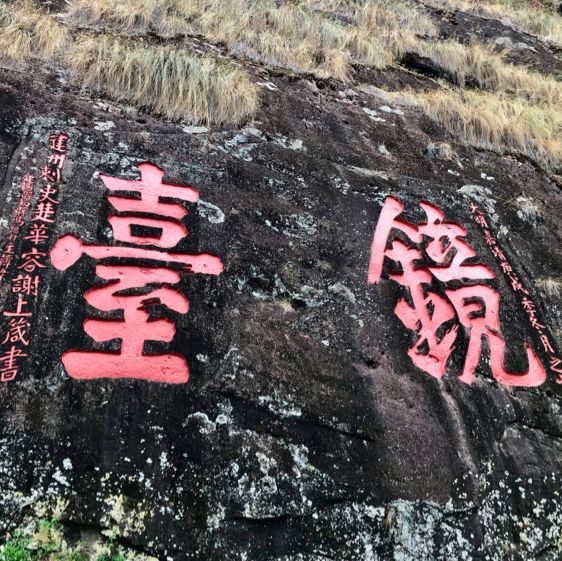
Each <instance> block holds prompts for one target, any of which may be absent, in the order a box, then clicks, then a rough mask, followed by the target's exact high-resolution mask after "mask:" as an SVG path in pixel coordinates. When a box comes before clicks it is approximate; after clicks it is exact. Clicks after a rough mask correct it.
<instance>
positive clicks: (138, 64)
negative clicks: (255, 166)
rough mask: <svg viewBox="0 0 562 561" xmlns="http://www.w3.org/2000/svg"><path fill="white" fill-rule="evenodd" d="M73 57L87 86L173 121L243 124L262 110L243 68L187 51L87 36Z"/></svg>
mask: <svg viewBox="0 0 562 561" xmlns="http://www.w3.org/2000/svg"><path fill="white" fill-rule="evenodd" d="M67 61H68V64H69V65H70V67H71V69H72V70H73V72H74V75H75V76H76V78H77V79H78V80H79V81H80V82H81V83H82V84H83V85H84V86H85V87H87V88H90V89H93V90H94V91H97V92H101V93H103V94H106V95H108V96H110V97H113V98H114V99H117V100H124V101H127V102H131V103H136V104H137V105H140V106H144V107H146V108H148V109H149V110H152V111H154V112H156V113H158V114H161V115H165V116H166V117H169V118H171V119H181V118H189V119H191V120H196V121H203V122H213V123H222V122H231V123H237V122H240V121H241V120H243V119H245V118H247V117H249V116H251V115H252V114H253V113H254V111H255V110H256V108H257V103H258V97H257V86H255V85H254V84H253V83H252V82H251V81H250V80H249V78H248V76H247V75H246V74H245V73H244V72H243V71H241V70H239V69H237V68H235V67H233V66H231V65H228V64H226V63H221V62H219V61H217V60H216V59H214V58H212V57H208V56H201V55H194V54H191V53H189V52H187V51H186V50H184V49H176V48H174V47H160V46H156V47H152V46H148V47H143V46H139V45H136V44H134V43H131V42H128V41H126V40H119V39H115V38H111V37H105V36H103V37H85V38H82V39H80V40H78V41H77V42H76V43H75V45H74V47H73V49H72V51H71V52H70V53H69V54H68V56H67Z"/></svg>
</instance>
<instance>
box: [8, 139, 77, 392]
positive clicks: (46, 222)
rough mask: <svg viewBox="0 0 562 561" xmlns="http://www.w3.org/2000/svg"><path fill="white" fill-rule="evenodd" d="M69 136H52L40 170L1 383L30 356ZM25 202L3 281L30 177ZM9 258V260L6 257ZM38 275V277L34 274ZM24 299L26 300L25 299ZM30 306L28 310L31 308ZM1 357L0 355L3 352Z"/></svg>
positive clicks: (12, 231)
mask: <svg viewBox="0 0 562 561" xmlns="http://www.w3.org/2000/svg"><path fill="white" fill-rule="evenodd" d="M67 141H68V135H66V134H64V133H58V134H51V135H50V137H49V148H50V149H51V150H52V152H51V154H49V155H48V157H47V165H45V166H44V167H43V168H42V170H41V178H42V179H43V180H44V181H45V183H44V184H43V185H42V187H41V190H40V197H39V200H38V202H37V205H36V207H35V209H34V212H33V215H32V217H31V225H30V228H29V230H28V234H27V236H24V237H23V240H24V241H25V242H28V243H27V245H28V246H29V245H31V246H32V247H31V250H30V251H24V252H23V254H22V263H21V264H20V265H19V266H18V274H17V276H16V277H15V278H13V279H12V281H11V284H12V291H11V292H12V293H13V294H17V296H18V300H17V303H16V305H15V308H16V309H15V310H14V311H3V313H2V316H3V317H4V318H6V319H7V324H5V325H4V332H3V334H4V337H3V339H2V337H1V336H0V340H1V341H2V343H1V344H2V345H6V344H10V350H9V351H7V352H6V354H4V355H2V356H0V365H3V366H0V381H2V382H8V381H12V380H14V379H15V378H16V376H17V373H18V371H19V368H20V366H21V364H20V363H19V360H20V359H21V358H24V357H26V356H27V353H24V352H23V350H22V349H21V346H22V345H23V346H24V347H27V346H28V345H29V341H30V340H29V332H30V330H31V327H32V316H33V312H32V311H27V310H29V308H33V305H34V303H35V300H36V299H37V297H38V294H39V275H38V274H37V273H40V272H41V270H42V269H45V268H46V264H45V258H46V256H47V253H46V252H43V251H40V250H39V249H38V246H41V245H43V244H44V243H45V242H46V241H47V240H48V239H49V228H50V226H51V225H52V224H53V223H54V221H55V215H56V205H57V204H58V201H57V200H56V197H55V196H56V194H57V193H58V189H57V188H56V185H57V183H58V182H60V181H61V179H62V176H61V170H62V167H63V164H64V160H65V157H66V156H65V154H66V150H67ZM22 193H23V195H22V200H21V201H20V205H19V206H18V208H17V209H16V213H15V215H14V220H13V223H12V226H11V228H10V233H9V235H8V245H7V246H6V251H5V252H4V254H3V256H2V258H1V259H0V280H1V279H2V278H3V276H4V274H5V273H6V271H7V268H8V266H9V264H10V261H11V256H12V255H13V248H14V242H15V240H16V238H17V233H18V229H19V227H20V226H21V225H22V224H23V223H24V220H25V215H26V213H27V210H28V208H29V204H30V202H31V199H32V198H33V177H32V176H30V175H27V176H26V177H25V178H24V181H23V183H22ZM7 256H9V259H6V257H7ZM31 273H35V274H31ZM24 298H25V299H24ZM28 307H29V308H28ZM0 355H1V352H0Z"/></svg>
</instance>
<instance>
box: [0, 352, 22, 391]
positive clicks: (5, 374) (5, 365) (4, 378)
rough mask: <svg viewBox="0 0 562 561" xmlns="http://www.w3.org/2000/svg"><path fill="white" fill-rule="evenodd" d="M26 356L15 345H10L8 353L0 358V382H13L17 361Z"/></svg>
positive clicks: (17, 365) (16, 371)
mask: <svg viewBox="0 0 562 561" xmlns="http://www.w3.org/2000/svg"><path fill="white" fill-rule="evenodd" d="M26 356H27V353H24V352H23V351H22V350H21V349H20V348H18V347H16V346H15V345H12V346H11V347H10V350H9V351H7V352H6V353H5V354H4V355H2V356H0V365H1V366H0V382H10V381H12V380H13V379H14V378H15V377H16V376H17V374H18V370H19V359H20V358H23V357H26Z"/></svg>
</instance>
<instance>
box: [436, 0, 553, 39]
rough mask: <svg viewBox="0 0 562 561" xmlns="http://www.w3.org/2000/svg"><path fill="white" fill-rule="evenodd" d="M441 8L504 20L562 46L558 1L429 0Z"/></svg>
mask: <svg viewBox="0 0 562 561" xmlns="http://www.w3.org/2000/svg"><path fill="white" fill-rule="evenodd" d="M427 1H428V3H429V4H432V5H434V6H438V7H445V8H449V9H451V8H456V9H460V10H463V11H466V12H471V13H476V14H478V15H481V16H484V17H488V18H493V19H498V20H501V21H503V22H505V23H507V24H508V25H512V26H514V27H516V28H518V29H520V30H521V31H524V32H526V33H529V34H530V35H535V36H537V37H540V38H542V39H544V40H546V41H549V42H551V43H554V44H556V45H559V46H562V17H560V16H559V15H558V14H557V13H556V9H557V7H558V6H557V4H556V2H549V1H547V2H536V1H533V0H491V1H487V2H482V1H481V0H427Z"/></svg>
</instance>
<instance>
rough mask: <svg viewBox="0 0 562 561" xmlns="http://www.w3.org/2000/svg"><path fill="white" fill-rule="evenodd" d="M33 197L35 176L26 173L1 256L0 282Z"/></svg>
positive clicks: (11, 257) (10, 261) (11, 256)
mask: <svg viewBox="0 0 562 561" xmlns="http://www.w3.org/2000/svg"><path fill="white" fill-rule="evenodd" d="M32 198H33V177H32V176H31V175H26V176H25V177H24V178H23V180H22V184H21V198H20V201H19V203H18V206H17V208H16V210H15V211H14V215H13V216H12V224H11V226H10V230H9V232H8V235H7V243H6V247H5V248H4V251H3V253H2V255H1V256H0V282H1V281H2V280H3V279H4V276H5V275H6V272H7V271H8V268H9V267H10V265H11V263H12V260H13V258H14V243H15V241H16V240H17V238H18V234H19V230H20V227H21V226H22V225H23V223H24V221H25V215H26V214H27V211H28V209H29V205H30V203H31V199H32Z"/></svg>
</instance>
